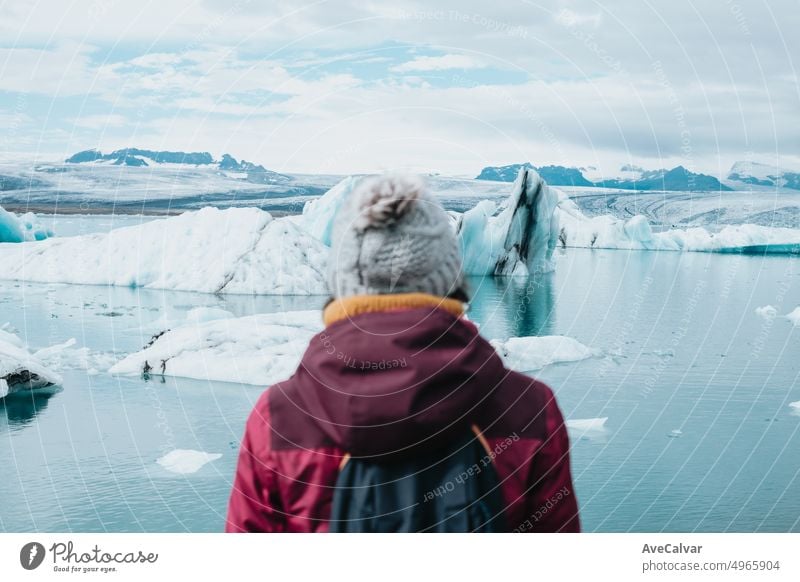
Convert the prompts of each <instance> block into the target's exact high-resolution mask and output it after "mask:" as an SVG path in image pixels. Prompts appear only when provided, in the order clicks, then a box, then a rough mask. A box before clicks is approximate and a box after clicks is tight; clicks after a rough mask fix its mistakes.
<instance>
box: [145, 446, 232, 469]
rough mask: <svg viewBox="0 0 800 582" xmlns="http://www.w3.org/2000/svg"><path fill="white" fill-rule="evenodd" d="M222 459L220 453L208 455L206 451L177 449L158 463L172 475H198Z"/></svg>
mask: <svg viewBox="0 0 800 582" xmlns="http://www.w3.org/2000/svg"><path fill="white" fill-rule="evenodd" d="M220 458H222V455H221V454H220V453H206V452H205V451H195V450H193V449H175V450H173V451H170V452H169V453H167V454H166V455H164V456H163V457H161V458H159V459H158V460H157V461H156V463H158V464H159V465H161V466H162V467H163V468H164V469H166V470H167V471H170V472H172V473H178V474H179V475H189V474H191V473H197V472H198V471H199V470H200V469H202V468H203V466H204V465H206V464H208V463H210V462H211V461H216V460H217V459H220Z"/></svg>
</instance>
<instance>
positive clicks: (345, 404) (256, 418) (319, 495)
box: [225, 308, 580, 532]
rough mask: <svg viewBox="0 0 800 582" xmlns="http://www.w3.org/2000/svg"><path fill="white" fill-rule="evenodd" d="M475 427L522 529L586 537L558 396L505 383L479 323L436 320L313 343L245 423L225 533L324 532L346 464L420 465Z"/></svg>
mask: <svg viewBox="0 0 800 582" xmlns="http://www.w3.org/2000/svg"><path fill="white" fill-rule="evenodd" d="M473 424H475V425H477V426H478V427H479V428H480V430H481V431H482V433H483V435H484V437H485V438H486V441H488V446H489V448H490V449H491V450H492V451H493V453H492V455H491V457H492V462H493V463H494V466H495V468H496V470H497V473H498V476H499V479H500V481H501V483H502V485H501V489H502V493H503V497H504V500H505V503H506V510H505V513H506V518H507V519H506V521H507V522H508V523H509V524H510V527H511V529H513V530H515V531H532V532H556V531H561V532H577V531H579V529H580V524H579V518H578V507H577V502H576V499H575V491H574V489H573V485H572V478H571V475H570V467H569V440H568V437H567V431H566V427H565V426H564V421H563V418H562V416H561V412H560V410H559V408H558V405H557V404H556V400H555V397H554V396H553V393H552V392H551V390H550V388H548V387H547V386H546V385H545V384H543V383H541V382H538V381H537V380H534V379H532V378H530V377H528V376H524V375H522V374H518V373H516V372H513V371H510V370H507V369H506V368H505V367H504V366H503V364H502V362H501V360H500V358H499V357H498V355H497V354H496V353H495V351H494V349H493V348H492V347H491V345H490V344H489V343H488V342H486V341H485V340H484V339H483V338H482V337H481V336H480V335H479V334H478V330H477V328H476V327H475V326H474V325H473V324H472V323H470V322H469V321H467V320H465V319H464V318H459V317H456V316H454V315H452V314H450V313H448V312H447V311H445V310H442V309H437V308H418V309H405V310H398V311H390V312H380V313H366V314H362V315H358V316H355V317H352V318H349V319H345V320H342V321H338V322H336V323H333V324H332V325H330V326H328V327H327V328H326V329H325V330H324V331H323V332H321V333H320V334H318V335H316V336H314V338H313V339H312V340H311V343H310V345H309V346H308V349H307V351H306V353H305V355H304V356H303V360H302V362H301V364H300V366H299V368H298V369H297V371H296V372H295V374H294V375H293V376H292V377H291V378H289V379H288V380H286V381H285V382H281V383H279V384H276V385H275V386H272V387H271V388H269V389H268V390H266V391H265V392H264V394H262V396H261V397H260V399H259V400H258V402H257V404H256V406H255V408H254V410H253V412H252V413H251V415H250V418H249V419H248V421H247V427H246V429H245V434H244V438H243V440H242V445H241V450H240V453H239V464H238V467H237V470H236V478H235V482H234V485H233V490H232V492H231V498H230V503H229V507H228V519H227V523H226V528H225V529H226V531H229V532H239V531H248V532H250V531H261V532H322V531H327V530H328V522H327V520H328V519H329V517H330V512H331V502H332V499H333V492H334V488H333V486H334V484H335V482H336V478H337V475H338V472H339V466H340V463H341V461H342V458H343V456H344V455H345V453H350V454H351V455H352V456H353V457H358V456H369V457H376V456H377V457H381V456H384V455H386V456H390V455H397V454H402V453H404V452H407V453H408V454H413V450H414V447H416V446H425V445H427V444H431V445H432V444H436V443H437V442H440V441H442V440H444V439H448V438H452V437H453V436H454V435H456V434H464V433H465V432H466V431H469V430H470V426H471V425H473Z"/></svg>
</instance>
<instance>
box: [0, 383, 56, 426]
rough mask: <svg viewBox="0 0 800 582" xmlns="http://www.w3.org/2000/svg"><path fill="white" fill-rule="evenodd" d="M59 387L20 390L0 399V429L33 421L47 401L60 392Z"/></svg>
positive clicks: (44, 407)
mask: <svg viewBox="0 0 800 582" xmlns="http://www.w3.org/2000/svg"><path fill="white" fill-rule="evenodd" d="M60 391H61V389H60V388H55V387H53V388H41V389H37V390H22V391H20V392H15V393H13V394H9V395H8V396H6V397H5V398H2V399H0V410H2V413H0V429H2V428H3V426H4V425H5V426H7V427H8V428H9V429H10V430H19V429H22V428H24V427H26V426H28V425H29V424H31V423H32V422H33V420H34V419H35V418H36V415H37V414H39V413H40V412H42V411H43V410H44V409H46V408H47V403H48V401H49V400H50V398H52V397H53V396H55V395H56V394H57V393H58V392H60Z"/></svg>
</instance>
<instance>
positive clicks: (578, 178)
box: [475, 162, 594, 186]
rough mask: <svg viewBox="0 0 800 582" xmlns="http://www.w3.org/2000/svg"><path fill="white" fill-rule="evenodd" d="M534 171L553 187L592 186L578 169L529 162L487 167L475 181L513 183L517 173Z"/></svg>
mask: <svg viewBox="0 0 800 582" xmlns="http://www.w3.org/2000/svg"><path fill="white" fill-rule="evenodd" d="M522 168H525V169H527V170H536V172H537V173H538V174H539V175H540V176H541V177H542V179H544V181H545V182H547V183H548V184H551V185H553V186H593V185H594V184H592V183H591V182H590V181H589V180H587V179H586V178H585V177H584V176H583V174H582V173H581V170H580V169H578V168H565V167H564V166H540V167H538V168H537V167H535V166H533V165H532V164H531V163H530V162H525V163H524V164H511V165H509V166H498V167H493V166H489V167H486V168H484V169H483V170H481V173H480V174H478V176H477V177H476V178H475V179H476V180H491V181H493V182H513V181H514V180H516V179H517V175H518V174H519V171H520V170H521V169H522Z"/></svg>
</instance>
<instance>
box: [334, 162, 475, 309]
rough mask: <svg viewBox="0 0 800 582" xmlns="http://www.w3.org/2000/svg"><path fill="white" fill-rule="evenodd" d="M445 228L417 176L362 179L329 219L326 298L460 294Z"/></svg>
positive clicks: (453, 248)
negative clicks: (329, 241) (331, 230)
mask: <svg viewBox="0 0 800 582" xmlns="http://www.w3.org/2000/svg"><path fill="white" fill-rule="evenodd" d="M450 223H451V220H450V217H449V216H448V215H447V213H446V212H445V211H444V209H443V208H442V206H441V205H440V204H439V202H438V201H437V200H436V199H434V198H433V196H431V195H430V194H429V193H428V191H427V189H426V187H425V182H424V180H423V179H422V177H421V176H415V175H400V174H395V175H384V176H378V177H373V178H365V179H363V180H362V181H361V182H360V183H359V184H358V185H357V186H356V187H355V188H354V189H353V191H352V192H351V193H350V195H349V196H348V198H347V199H346V200H345V201H344V202H343V203H342V206H341V207H340V208H339V211H338V212H337V213H336V217H335V218H334V223H333V237H332V247H331V251H332V252H331V254H330V257H329V262H328V287H329V290H330V292H331V294H332V295H333V296H334V297H337V298H339V297H347V296H349V295H376V294H388V293H412V292H422V293H430V294H431V295H438V296H441V297H446V296H448V295H451V294H454V293H458V292H461V293H463V276H462V274H461V249H460V247H459V243H458V238H457V237H456V233H455V231H454V229H453V227H452V226H451V224H450Z"/></svg>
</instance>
